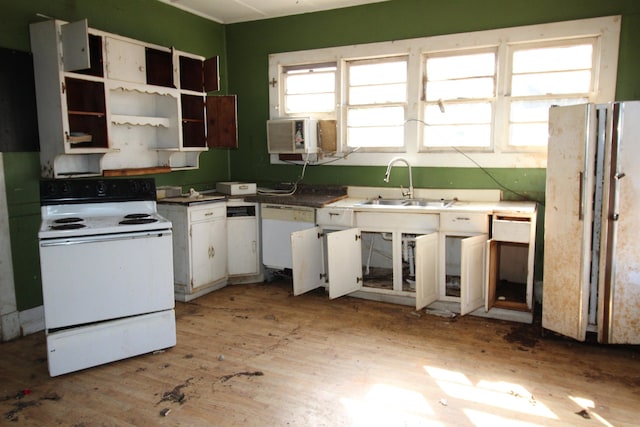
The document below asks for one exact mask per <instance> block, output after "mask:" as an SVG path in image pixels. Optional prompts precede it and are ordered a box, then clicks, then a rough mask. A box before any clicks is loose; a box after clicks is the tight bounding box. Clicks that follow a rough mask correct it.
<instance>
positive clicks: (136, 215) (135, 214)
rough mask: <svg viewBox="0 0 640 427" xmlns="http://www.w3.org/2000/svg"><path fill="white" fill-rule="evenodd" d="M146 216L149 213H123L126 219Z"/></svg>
mask: <svg viewBox="0 0 640 427" xmlns="http://www.w3.org/2000/svg"><path fill="white" fill-rule="evenodd" d="M148 216H149V214H146V213H132V214H128V215H125V216H124V217H125V218H127V219H136V218H146V217H148Z"/></svg>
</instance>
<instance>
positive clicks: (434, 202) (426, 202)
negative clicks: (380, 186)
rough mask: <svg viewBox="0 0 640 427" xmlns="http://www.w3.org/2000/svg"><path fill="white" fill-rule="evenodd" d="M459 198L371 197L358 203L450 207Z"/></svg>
mask: <svg viewBox="0 0 640 427" xmlns="http://www.w3.org/2000/svg"><path fill="white" fill-rule="evenodd" d="M456 201H457V199H453V200H444V199H442V200H429V199H371V200H365V201H363V202H360V203H357V205H359V206H371V207H373V206H380V207H382V206H387V207H388V206H397V207H412V206H413V207H421V208H426V207H433V208H448V207H450V206H451V205H453V204H454V203H455V202H456Z"/></svg>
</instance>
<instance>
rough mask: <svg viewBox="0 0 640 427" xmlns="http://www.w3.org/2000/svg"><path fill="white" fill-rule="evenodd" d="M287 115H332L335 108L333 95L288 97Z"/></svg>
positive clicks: (286, 102)
mask: <svg viewBox="0 0 640 427" xmlns="http://www.w3.org/2000/svg"><path fill="white" fill-rule="evenodd" d="M285 105H286V107H285V108H286V113H287V114H297V113H312V112H313V113H330V112H332V111H333V110H334V108H335V96H334V94H333V93H321V94H305V95H288V96H286V97H285Z"/></svg>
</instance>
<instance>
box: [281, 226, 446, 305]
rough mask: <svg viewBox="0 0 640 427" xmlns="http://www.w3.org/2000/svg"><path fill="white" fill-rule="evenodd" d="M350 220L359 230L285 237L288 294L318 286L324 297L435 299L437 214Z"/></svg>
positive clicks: (420, 301)
mask: <svg viewBox="0 0 640 427" xmlns="http://www.w3.org/2000/svg"><path fill="white" fill-rule="evenodd" d="M321 217H322V216H321V215H320V214H318V218H321ZM356 221H357V222H358V225H359V226H361V227H357V228H352V227H351V228H348V227H347V226H348V224H342V225H343V226H342V227H340V228H336V224H333V223H332V224H325V225H324V226H318V227H315V228H313V229H308V230H302V231H298V232H294V233H292V234H291V248H292V251H291V252H292V262H293V288H294V295H299V294H302V293H304V292H307V291H309V290H312V289H315V288H318V287H321V286H324V287H326V288H327V289H328V292H329V298H338V297H340V296H343V295H347V294H352V293H356V292H357V296H362V297H365V298H370V299H378V300H385V301H390V302H400V303H405V304H406V303H407V302H413V301H414V300H415V302H416V304H423V306H424V305H427V304H428V303H429V302H431V301H433V300H435V299H436V298H435V297H436V291H437V287H436V281H437V274H436V273H437V265H436V263H435V260H437V259H438V245H437V242H438V239H437V236H438V233H437V231H436V229H437V224H438V215H428V214H393V213H382V214H376V213H356ZM390 224H391V226H390ZM418 308H420V307H418Z"/></svg>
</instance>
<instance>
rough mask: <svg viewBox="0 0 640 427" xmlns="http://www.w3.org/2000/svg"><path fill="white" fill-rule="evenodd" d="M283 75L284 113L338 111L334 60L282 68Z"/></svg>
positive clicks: (303, 113) (298, 113) (302, 113)
mask: <svg viewBox="0 0 640 427" xmlns="http://www.w3.org/2000/svg"><path fill="white" fill-rule="evenodd" d="M281 78H282V81H283V82H284V85H283V87H284V91H283V104H284V113H285V114H287V115H293V116H301V115H305V114H312V113H333V112H334V111H335V108H336V94H335V90H336V64H335V63H325V64H312V65H298V66H287V67H283V68H282V77H281Z"/></svg>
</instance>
